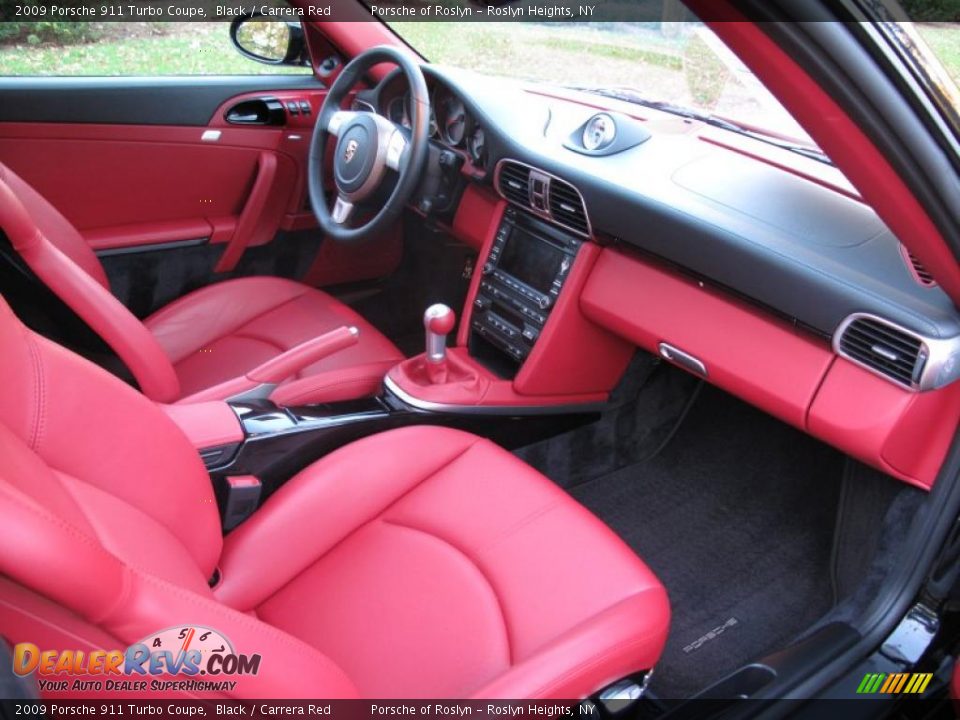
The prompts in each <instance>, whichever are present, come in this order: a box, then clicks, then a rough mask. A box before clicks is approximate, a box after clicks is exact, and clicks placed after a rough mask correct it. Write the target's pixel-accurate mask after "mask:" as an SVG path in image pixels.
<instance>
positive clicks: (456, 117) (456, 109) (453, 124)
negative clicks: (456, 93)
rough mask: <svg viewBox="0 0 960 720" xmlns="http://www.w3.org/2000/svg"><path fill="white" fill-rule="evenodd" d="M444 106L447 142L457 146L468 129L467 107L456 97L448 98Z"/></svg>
mask: <svg viewBox="0 0 960 720" xmlns="http://www.w3.org/2000/svg"><path fill="white" fill-rule="evenodd" d="M444 106H445V107H444V113H443V118H444V120H443V133H444V136H445V137H446V140H447V142H448V143H450V145H453V146H454V147H456V146H457V145H459V144H460V143H462V142H463V136H464V135H465V134H466V131H467V109H466V108H465V107H464V106H463V103H462V102H460V101H459V100H457V99H456V98H454V97H450V98H447V100H446V102H445V103H444Z"/></svg>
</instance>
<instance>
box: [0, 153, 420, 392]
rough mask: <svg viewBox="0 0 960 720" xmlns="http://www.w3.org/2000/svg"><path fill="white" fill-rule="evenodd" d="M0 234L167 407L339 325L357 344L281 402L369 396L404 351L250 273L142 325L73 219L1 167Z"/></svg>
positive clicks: (291, 286)
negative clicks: (354, 332)
mask: <svg viewBox="0 0 960 720" xmlns="http://www.w3.org/2000/svg"><path fill="white" fill-rule="evenodd" d="M0 229H2V230H3V232H4V233H5V234H6V235H7V237H8V238H9V240H10V242H11V244H12V245H13V247H14V249H15V250H17V252H18V253H19V254H20V256H21V257H23V259H24V260H25V261H26V263H27V264H28V265H29V266H30V267H31V269H32V270H33V271H34V272H35V273H36V275H37V276H38V277H39V278H40V280H42V281H43V282H44V283H45V284H46V285H47V286H48V287H49V288H50V289H51V290H52V291H53V292H54V293H56V294H57V296H59V297H60V298H61V299H62V300H63V301H64V302H65V303H66V304H67V305H69V306H70V307H71V308H72V309H73V310H74V311H75V312H76V313H77V314H78V315H79V316H80V317H82V318H83V319H84V321H86V323H87V324H88V325H90V327H91V328H92V329H93V330H94V331H95V332H96V333H97V334H98V335H100V336H101V337H102V338H103V339H104V340H105V341H106V343H107V344H108V345H110V346H111V347H112V348H113V349H114V350H115V351H116V352H117V354H118V355H119V356H120V358H121V360H123V361H124V362H125V363H126V365H127V366H128V368H129V369H130V371H131V372H132V373H133V375H134V377H135V378H136V379H137V381H138V383H139V385H140V389H141V390H142V391H143V392H144V394H146V395H147V396H148V397H150V398H151V399H153V400H158V401H162V402H173V401H175V400H178V399H181V398H184V397H186V396H190V395H194V394H196V393H199V392H201V391H205V390H211V389H212V393H213V395H215V396H218V397H223V396H224V395H229V394H230V393H229V392H224V393H221V394H220V395H217V392H216V388H217V386H219V385H220V384H221V383H226V382H227V381H230V380H232V379H234V378H237V377H239V376H242V375H243V374H244V373H246V372H247V371H249V370H252V369H253V368H255V367H257V366H259V365H260V364H261V363H263V362H264V361H266V360H269V359H270V358H272V357H275V356H277V355H279V354H280V353H282V352H284V351H286V350H289V349H291V348H293V347H295V346H297V345H299V344H300V343H302V342H305V341H307V340H310V339H312V338H315V337H319V336H320V335H322V334H324V333H325V332H328V331H330V330H335V329H337V328H339V327H342V326H344V325H346V326H354V327H356V328H358V329H359V331H360V333H359V336H358V337H359V340H358V342H357V344H356V345H354V346H352V347H350V348H347V349H345V350H341V351H340V352H338V353H335V354H334V355H331V356H329V357H326V358H324V359H323V360H321V361H319V362H317V363H314V364H313V365H311V366H309V367H307V368H305V369H304V370H303V371H301V372H300V373H299V374H298V377H297V378H295V379H292V380H291V381H290V382H289V383H288V386H287V387H285V388H284V391H283V394H284V400H285V402H287V403H294V402H301V401H306V400H324V401H333V400H339V399H344V398H355V397H362V396H364V395H372V394H374V393H376V392H377V391H378V390H379V389H380V385H381V383H382V381H383V376H384V375H385V373H386V371H387V370H388V369H389V368H391V367H392V366H393V365H395V364H396V363H398V362H400V361H401V360H403V355H402V354H401V353H400V351H399V350H397V348H396V347H394V345H393V344H392V343H391V342H390V341H389V340H387V338H386V337H384V336H383V335H382V334H381V333H380V332H379V331H377V330H376V329H375V328H374V327H373V326H372V325H370V323H368V322H367V321H366V320H364V319H363V318H362V317H360V315H358V314H357V313H355V312H354V311H353V310H351V309H349V308H348V307H347V306H346V305H344V304H343V303H341V302H339V301H338V300H335V299H334V298H332V297H331V296H330V295H328V294H326V293H324V292H321V291H320V290H317V289H315V288H311V287H308V286H306V285H303V284H301V283H297V282H293V281H291V280H285V279H281V278H274V277H248V278H239V279H235V280H228V281H226V282H221V283H217V284H215V285H210V286H208V287H205V288H202V289H200V290H197V291H195V292H192V293H189V294H188V295H185V296H184V297H182V298H180V299H178V300H176V301H174V302H172V303H170V304H169V305H167V306H166V307H164V308H161V309H160V310H159V311H157V312H156V313H154V314H153V315H152V316H150V317H148V318H147V319H146V320H145V321H144V322H142V323H141V322H140V321H139V320H138V319H137V318H136V317H134V315H133V314H131V313H130V312H129V311H128V310H127V309H126V308H125V307H124V306H123V305H122V304H121V303H120V302H119V301H118V300H117V299H116V298H115V297H114V296H113V295H112V294H111V293H110V286H109V283H108V281H107V276H106V273H105V272H104V270H103V267H102V266H101V264H100V261H99V260H98V259H97V256H96V255H95V254H94V252H93V251H92V250H91V249H90V247H89V246H88V245H87V244H86V242H84V240H83V238H82V237H81V236H80V233H79V232H77V230H76V228H74V227H73V226H72V225H71V224H70V222H69V221H68V220H67V219H66V218H65V217H64V216H63V215H61V214H60V213H59V212H58V211H57V209H56V208H54V207H53V206H52V205H51V204H50V203H49V202H47V201H46V200H45V199H44V198H43V197H42V196H41V195H40V194H39V193H38V192H37V191H36V190H34V189H33V188H32V187H30V186H29V185H28V184H27V183H26V182H24V181H23V180H22V179H21V178H20V177H18V176H17V175H16V174H15V173H14V172H13V171H12V170H10V169H9V168H7V167H6V166H5V165H3V163H0Z"/></svg>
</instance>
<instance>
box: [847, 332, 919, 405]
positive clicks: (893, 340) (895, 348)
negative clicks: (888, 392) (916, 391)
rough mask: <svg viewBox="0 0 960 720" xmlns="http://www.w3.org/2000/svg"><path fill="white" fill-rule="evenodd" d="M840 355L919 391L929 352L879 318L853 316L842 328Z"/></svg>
mask: <svg viewBox="0 0 960 720" xmlns="http://www.w3.org/2000/svg"><path fill="white" fill-rule="evenodd" d="M837 350H838V351H839V353H840V354H841V355H843V356H845V357H847V358H848V359H850V360H853V361H854V362H856V363H858V364H860V365H863V366H865V367H867V368H869V369H870V370H873V371H874V372H877V373H880V374H881V375H885V376H887V377H888V378H890V379H892V380H894V381H896V382H898V383H900V384H901V385H906V386H907V387H910V388H916V387H917V386H918V385H919V383H920V375H921V373H922V372H923V366H924V363H925V362H926V360H927V351H926V349H925V347H924V343H923V341H922V340H921V339H920V338H918V337H916V336H914V335H912V334H911V333H908V332H906V331H905V330H902V329H901V328H898V327H896V326H893V325H891V324H889V323H887V322H884V321H882V320H880V319H879V318H873V317H868V316H864V315H860V316H854V317H853V319H851V320H850V321H849V322H847V323H845V327H841V331H840V335H839V342H838V344H837Z"/></svg>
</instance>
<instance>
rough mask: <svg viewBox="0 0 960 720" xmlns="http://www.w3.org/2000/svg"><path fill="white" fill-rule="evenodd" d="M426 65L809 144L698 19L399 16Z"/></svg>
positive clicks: (401, 31) (397, 27)
mask: <svg viewBox="0 0 960 720" xmlns="http://www.w3.org/2000/svg"><path fill="white" fill-rule="evenodd" d="M390 28H391V29H392V30H393V31H394V32H396V33H397V34H398V35H400V36H401V37H402V38H403V39H404V40H405V41H406V42H408V43H409V44H410V45H411V46H413V47H414V48H416V49H417V50H418V51H419V52H420V53H422V54H423V55H424V57H426V58H427V59H429V60H430V61H431V62H437V63H441V64H448V65H454V66H460V67H464V68H469V69H471V70H475V71H477V72H481V73H486V74H493V75H504V76H509V77H513V78H518V79H523V80H533V81H538V82H546V83H551V84H556V85H564V86H576V87H586V88H595V89H599V88H629V89H630V90H632V91H635V92H636V93H638V94H639V95H642V96H643V98H644V99H648V100H653V101H662V102H667V103H670V104H673V105H679V106H682V107H685V108H691V109H694V110H696V111H698V112H705V113H708V114H712V115H717V116H720V117H723V118H727V119H730V120H734V121H738V122H742V123H745V124H749V125H751V126H753V127H758V128H761V129H764V130H767V131H770V132H773V133H776V134H778V135H782V136H787V137H790V138H794V139H796V140H799V141H802V142H805V143H810V142H811V141H810V139H809V137H808V136H807V134H806V133H805V132H804V131H803V129H802V128H801V127H800V126H799V125H798V124H797V123H796V122H795V121H794V120H793V118H792V117H791V116H790V114H789V113H788V112H787V111H786V110H785V109H784V108H783V106H782V105H781V104H780V103H779V102H778V101H777V100H776V99H775V98H774V97H773V95H771V94H770V93H769V92H767V90H766V89H765V88H764V87H763V85H762V84H761V83H760V81H759V80H758V79H757V78H756V77H754V75H753V73H751V72H750V70H748V69H747V67H746V66H745V65H744V64H743V63H742V62H740V61H739V60H738V59H737V57H736V56H735V55H734V54H733V52H731V51H730V50H729V49H728V48H727V47H726V45H724V44H723V43H722V42H721V41H720V40H719V39H718V38H717V36H716V35H715V34H714V33H713V32H711V31H710V30H709V29H708V28H707V27H706V26H705V25H704V24H703V23H700V22H608V23H565V22H556V23H537V22H504V23H498V22H466V23H443V22H406V21H405V22H396V23H391V24H390Z"/></svg>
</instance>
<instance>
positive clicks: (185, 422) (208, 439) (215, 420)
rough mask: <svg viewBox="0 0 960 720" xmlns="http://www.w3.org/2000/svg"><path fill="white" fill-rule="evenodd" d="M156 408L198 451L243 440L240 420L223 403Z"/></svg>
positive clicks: (209, 402) (211, 401) (218, 401)
mask: <svg viewBox="0 0 960 720" xmlns="http://www.w3.org/2000/svg"><path fill="white" fill-rule="evenodd" d="M158 406H159V407H160V409H161V410H163V411H164V412H165V413H167V415H168V416H169V417H170V419H171V420H173V421H174V422H175V423H176V424H177V425H178V426H179V427H180V429H181V430H182V431H183V433H184V435H186V436H187V438H188V439H189V440H190V442H192V443H193V446H194V447H195V448H197V449H198V450H201V449H203V448H211V447H217V446H219V445H230V444H231V443H239V442H242V441H243V428H241V426H240V420H239V419H238V418H237V416H236V414H235V413H234V412H233V410H231V409H230V406H229V405H228V404H227V403H226V402H225V401H223V400H210V401H208V402H199V403H185V404H177V405H164V404H160V403H158Z"/></svg>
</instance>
